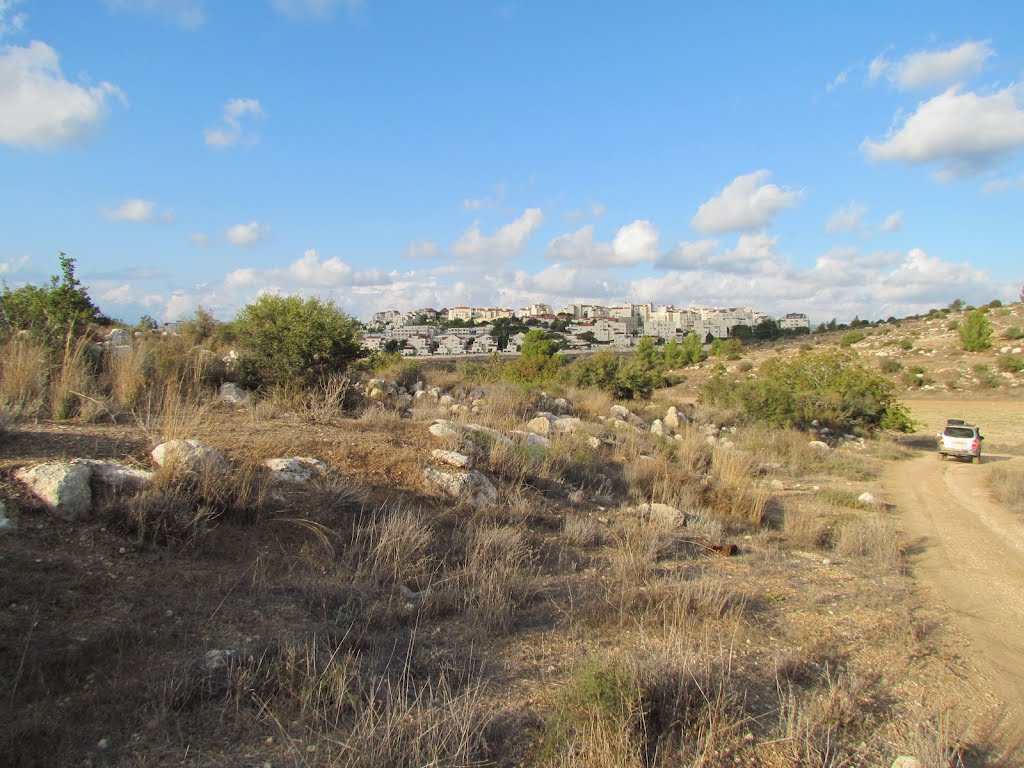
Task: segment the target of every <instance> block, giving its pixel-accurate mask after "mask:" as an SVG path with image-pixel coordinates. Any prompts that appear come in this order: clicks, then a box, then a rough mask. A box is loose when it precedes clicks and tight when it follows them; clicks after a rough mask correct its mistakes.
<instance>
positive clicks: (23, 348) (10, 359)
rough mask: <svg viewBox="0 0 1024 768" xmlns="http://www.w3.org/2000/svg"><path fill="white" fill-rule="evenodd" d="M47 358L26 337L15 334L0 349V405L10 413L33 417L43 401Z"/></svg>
mask: <svg viewBox="0 0 1024 768" xmlns="http://www.w3.org/2000/svg"><path fill="white" fill-rule="evenodd" d="M49 380H50V354H49V351H48V350H47V348H46V345H45V344H43V343H42V342H41V341H39V340H38V339H36V338H35V337H33V336H31V335H30V334H16V335H14V336H12V337H11V338H10V339H8V340H7V342H6V343H5V344H4V345H3V346H2V348H0V402H3V403H6V404H7V407H8V408H9V409H10V410H11V412H13V413H16V414H19V415H24V416H35V415H36V414H38V413H39V412H40V411H41V410H42V408H43V404H44V403H45V401H46V391H47V385H48V383H49Z"/></svg>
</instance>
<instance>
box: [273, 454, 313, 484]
mask: <svg viewBox="0 0 1024 768" xmlns="http://www.w3.org/2000/svg"><path fill="white" fill-rule="evenodd" d="M263 466H265V467H266V468H267V469H269V470H270V476H271V477H272V478H273V479H274V480H276V481H277V482H279V483H295V484H297V485H305V484H306V483H308V482H310V481H311V480H313V478H316V477H320V476H322V475H326V474H327V469H328V468H327V465H326V464H325V463H324V462H322V461H320V459H314V458H312V457H311V456H292V457H291V458H287V459H267V460H266V461H264V462H263Z"/></svg>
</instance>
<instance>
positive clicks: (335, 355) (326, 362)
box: [235, 294, 360, 388]
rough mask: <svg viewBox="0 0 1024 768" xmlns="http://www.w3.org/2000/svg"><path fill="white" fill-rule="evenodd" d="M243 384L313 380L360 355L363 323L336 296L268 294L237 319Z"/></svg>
mask: <svg viewBox="0 0 1024 768" xmlns="http://www.w3.org/2000/svg"><path fill="white" fill-rule="evenodd" d="M235 330H236V333H237V337H238V345H239V347H240V350H241V353H240V357H239V366H238V367H239V374H240V379H241V381H242V383H243V385H244V386H247V387H255V388H265V387H268V386H273V385H286V386H287V385H311V384H314V383H316V382H317V381H319V380H321V379H323V378H324V377H326V376H328V375H330V374H332V373H337V372H340V371H343V370H345V368H346V367H347V366H348V364H349V363H351V362H352V361H353V360H355V359H356V358H358V357H359V353H360V344H359V342H360V333H359V323H358V322H357V321H356V320H355V319H353V318H351V317H349V316H348V315H346V314H345V313H344V312H342V311H341V310H340V309H338V308H337V307H336V306H335V305H334V302H331V301H327V302H325V301H322V300H321V299H318V298H309V299H302V298H300V297H298V296H279V295H277V294H264V295H263V296H260V297H259V299H257V300H256V301H255V302H253V303H252V304H248V305H246V306H245V307H243V308H242V310H241V311H240V312H239V313H238V317H237V318H236V319H235Z"/></svg>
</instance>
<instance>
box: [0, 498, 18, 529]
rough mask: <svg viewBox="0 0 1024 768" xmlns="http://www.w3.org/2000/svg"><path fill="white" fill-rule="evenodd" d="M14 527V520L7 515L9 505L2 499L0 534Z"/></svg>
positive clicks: (0, 506) (0, 503)
mask: <svg viewBox="0 0 1024 768" xmlns="http://www.w3.org/2000/svg"><path fill="white" fill-rule="evenodd" d="M14 528H15V525H14V521H13V520H11V518H9V517H8V516H7V505H6V504H5V503H4V502H3V501H0V534H4V533H8V532H9V531H13V530H14Z"/></svg>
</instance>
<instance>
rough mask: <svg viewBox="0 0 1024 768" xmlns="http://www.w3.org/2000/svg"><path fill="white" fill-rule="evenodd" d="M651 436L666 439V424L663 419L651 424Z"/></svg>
mask: <svg viewBox="0 0 1024 768" xmlns="http://www.w3.org/2000/svg"><path fill="white" fill-rule="evenodd" d="M651 434H652V435H657V436H658V437H665V435H666V432H665V423H664V422H663V421H662V420H661V419H655V420H654V421H652V422H651Z"/></svg>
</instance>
